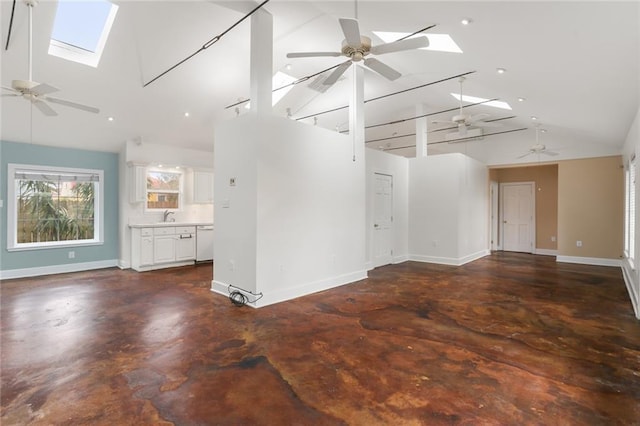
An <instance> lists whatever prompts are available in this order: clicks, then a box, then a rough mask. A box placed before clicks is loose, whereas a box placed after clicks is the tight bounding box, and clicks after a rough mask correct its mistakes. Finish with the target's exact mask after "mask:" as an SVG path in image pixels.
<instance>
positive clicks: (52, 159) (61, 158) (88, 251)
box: [0, 141, 119, 271]
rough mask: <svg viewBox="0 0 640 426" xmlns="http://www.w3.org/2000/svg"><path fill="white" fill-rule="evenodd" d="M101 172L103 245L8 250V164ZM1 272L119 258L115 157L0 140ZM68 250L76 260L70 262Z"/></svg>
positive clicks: (106, 153) (100, 153)
mask: <svg viewBox="0 0 640 426" xmlns="http://www.w3.org/2000/svg"><path fill="white" fill-rule="evenodd" d="M9 163H16V164H34V165H39V166H56V167H77V168H86V169H99V170H104V213H103V214H104V244H102V245H98V246H87V247H73V248H69V247H63V248H52V249H38V250H26V251H12V252H9V251H7V164H9ZM0 200H2V201H3V205H2V208H0V271H9V270H12V269H23V268H38V267H47V266H52V265H65V264H73V263H87V262H105V261H114V265H115V261H117V259H118V249H119V242H118V235H119V233H118V201H119V199H118V154H114V153H109V152H97V151H84V150H80V149H69V148H54V147H48V146H42V145H33V144H27V143H14V142H5V141H0ZM70 250H73V251H75V259H69V256H68V253H69V251H70Z"/></svg>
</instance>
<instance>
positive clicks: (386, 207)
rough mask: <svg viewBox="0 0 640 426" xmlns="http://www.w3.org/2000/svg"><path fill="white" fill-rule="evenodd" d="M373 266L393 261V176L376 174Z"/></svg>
mask: <svg viewBox="0 0 640 426" xmlns="http://www.w3.org/2000/svg"><path fill="white" fill-rule="evenodd" d="M374 180H375V181H374V199H373V266H374V267H377V266H382V265H388V264H390V263H392V261H393V246H392V236H393V177H392V176H389V175H383V174H379V173H375V174H374Z"/></svg>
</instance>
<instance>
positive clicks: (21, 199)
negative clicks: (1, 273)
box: [7, 164, 104, 250]
mask: <svg viewBox="0 0 640 426" xmlns="http://www.w3.org/2000/svg"><path fill="white" fill-rule="evenodd" d="M103 181H104V178H103V171H102V170H85V169H70V168H61V167H46V166H31V165H22V164H9V165H8V179H7V182H8V212H7V213H8V214H7V218H8V226H7V233H8V238H7V249H8V250H29V249H39V248H51V247H58V246H70V245H74V246H77V245H95V244H102V242H103V232H102V229H103V225H102V224H103V221H102V199H103V194H102V183H103Z"/></svg>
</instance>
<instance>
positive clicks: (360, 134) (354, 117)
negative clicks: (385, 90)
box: [349, 63, 364, 161]
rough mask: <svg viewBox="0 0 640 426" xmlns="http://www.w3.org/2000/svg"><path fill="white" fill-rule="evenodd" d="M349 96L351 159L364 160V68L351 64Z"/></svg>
mask: <svg viewBox="0 0 640 426" xmlns="http://www.w3.org/2000/svg"><path fill="white" fill-rule="evenodd" d="M351 70H352V71H351V73H352V74H351V85H352V86H351V97H350V98H349V136H351V138H352V140H353V161H356V159H358V160H359V161H364V68H362V67H361V66H360V65H358V64H355V63H354V64H353V65H352V66H351Z"/></svg>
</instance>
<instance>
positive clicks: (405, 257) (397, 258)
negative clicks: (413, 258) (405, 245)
mask: <svg viewBox="0 0 640 426" xmlns="http://www.w3.org/2000/svg"><path fill="white" fill-rule="evenodd" d="M408 260H409V255H408V254H403V255H401V256H394V257H393V264H394V265H396V264H398V263H404V262H406V261H408Z"/></svg>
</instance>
